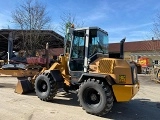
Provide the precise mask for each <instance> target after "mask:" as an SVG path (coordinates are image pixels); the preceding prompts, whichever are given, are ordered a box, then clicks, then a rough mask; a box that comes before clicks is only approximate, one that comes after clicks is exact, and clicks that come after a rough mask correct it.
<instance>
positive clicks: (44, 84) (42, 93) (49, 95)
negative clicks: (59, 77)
mask: <svg viewBox="0 0 160 120" xmlns="http://www.w3.org/2000/svg"><path fill="white" fill-rule="evenodd" d="M35 92H36V95H37V96H38V98H39V99H41V100H43V101H51V100H53V97H55V95H56V94H57V85H56V82H55V81H54V79H53V78H52V77H51V75H50V74H49V73H45V74H42V75H39V76H38V77H37V78H36V80H35Z"/></svg>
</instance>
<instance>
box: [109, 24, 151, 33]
mask: <svg viewBox="0 0 160 120" xmlns="http://www.w3.org/2000/svg"><path fill="white" fill-rule="evenodd" d="M152 24H153V22H150V23H144V24H139V25H129V26H127V27H121V26H120V27H118V26H116V28H108V30H109V32H114V33H117V32H123V31H132V30H135V29H140V28H144V27H147V26H150V25H152Z"/></svg>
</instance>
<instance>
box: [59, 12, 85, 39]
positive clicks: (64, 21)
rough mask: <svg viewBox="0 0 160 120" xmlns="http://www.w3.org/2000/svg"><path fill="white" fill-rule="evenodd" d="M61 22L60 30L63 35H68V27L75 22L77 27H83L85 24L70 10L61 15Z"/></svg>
mask: <svg viewBox="0 0 160 120" xmlns="http://www.w3.org/2000/svg"><path fill="white" fill-rule="evenodd" d="M60 19H61V22H60V29H59V32H60V34H62V35H63V36H65V35H66V28H67V27H68V26H69V25H71V24H74V27H75V28H78V27H82V26H83V25H84V22H83V21H81V22H79V21H77V18H76V15H74V14H73V13H70V12H68V13H67V12H64V13H63V14H62V15H61V16H60Z"/></svg>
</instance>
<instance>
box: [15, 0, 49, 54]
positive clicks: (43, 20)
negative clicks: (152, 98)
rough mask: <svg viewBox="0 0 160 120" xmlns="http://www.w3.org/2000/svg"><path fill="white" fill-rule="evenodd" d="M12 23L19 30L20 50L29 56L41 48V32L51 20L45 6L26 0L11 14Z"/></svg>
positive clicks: (34, 0) (35, 1) (35, 0)
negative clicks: (20, 37)
mask: <svg viewBox="0 0 160 120" xmlns="http://www.w3.org/2000/svg"><path fill="white" fill-rule="evenodd" d="M12 18H13V22H14V23H15V24H16V26H17V27H18V28H20V29H21V30H22V31H21V36H22V42H20V43H19V46H21V49H23V50H25V51H26V52H27V53H29V51H30V53H31V55H35V51H36V49H38V48H41V47H42V42H43V40H44V36H43V35H42V34H41V30H44V29H48V28H49V25H50V23H51V18H50V17H49V16H48V14H47V11H46V6H44V5H43V4H41V3H39V2H38V0H26V1H25V2H24V3H23V4H22V5H20V6H19V7H17V8H16V9H15V11H13V12H12Z"/></svg>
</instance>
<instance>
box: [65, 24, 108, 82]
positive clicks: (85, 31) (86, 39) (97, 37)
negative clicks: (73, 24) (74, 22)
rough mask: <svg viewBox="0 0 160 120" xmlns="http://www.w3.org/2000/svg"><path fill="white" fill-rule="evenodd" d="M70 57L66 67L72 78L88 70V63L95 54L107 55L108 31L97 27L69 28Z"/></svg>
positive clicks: (76, 77)
mask: <svg viewBox="0 0 160 120" xmlns="http://www.w3.org/2000/svg"><path fill="white" fill-rule="evenodd" d="M69 33H70V39H69V40H70V42H71V46H69V47H68V48H70V57H69V64H68V66H69V67H68V68H69V71H70V74H71V76H72V79H73V78H75V80H76V79H78V78H79V77H80V76H81V74H82V73H84V72H87V71H88V63H89V61H90V60H91V59H93V58H94V57H95V56H96V55H97V54H107V55H108V33H107V32H105V31H104V30H102V29H100V28H98V27H87V28H80V29H73V28H71V29H70V30H69Z"/></svg>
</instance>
